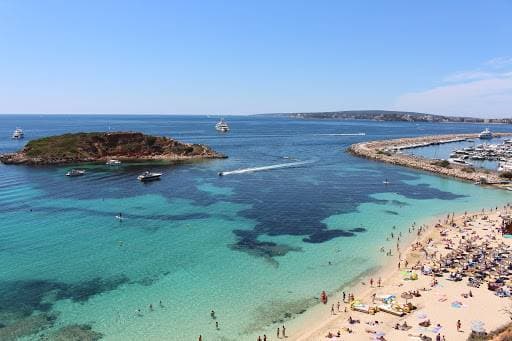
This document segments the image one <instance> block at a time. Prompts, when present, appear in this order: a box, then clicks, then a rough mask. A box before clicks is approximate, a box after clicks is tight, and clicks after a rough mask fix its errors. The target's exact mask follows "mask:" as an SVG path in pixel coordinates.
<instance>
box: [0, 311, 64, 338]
mask: <svg viewBox="0 0 512 341" xmlns="http://www.w3.org/2000/svg"><path fill="white" fill-rule="evenodd" d="M55 319H56V316H55V315H50V314H38V315H34V316H29V317H25V318H22V319H20V320H17V321H16V322H13V323H11V324H8V325H5V326H4V327H3V328H0V340H2V341H15V340H18V339H20V338H22V337H24V336H29V335H32V334H36V333H39V332H40V331H42V330H44V329H47V328H50V327H51V326H52V325H53V324H54V323H55Z"/></svg>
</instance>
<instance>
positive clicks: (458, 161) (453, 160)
mask: <svg viewBox="0 0 512 341" xmlns="http://www.w3.org/2000/svg"><path fill="white" fill-rule="evenodd" d="M449 161H450V162H451V163H454V164H457V165H471V164H470V163H468V162H466V161H464V160H463V159H461V158H454V159H450V160H449Z"/></svg>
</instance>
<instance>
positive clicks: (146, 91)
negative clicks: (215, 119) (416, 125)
mask: <svg viewBox="0 0 512 341" xmlns="http://www.w3.org/2000/svg"><path fill="white" fill-rule="evenodd" d="M351 109H402V110H412V111H424V112H431V113H439V114H455V115H478V116H489V117H491V116H492V117H502V116H510V117H512V1H471V0H465V1H456V0H455V1H299V0H295V1H276V0H274V1H201V2H200V1H179V2H178V1H127V0H125V1H110V0H103V1H52V0H45V1H24V0H2V1H0V113H114V114H122V113H163V114H165V113H175V114H252V113H265V112H297V111H330V110H351Z"/></svg>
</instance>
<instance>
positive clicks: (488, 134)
mask: <svg viewBox="0 0 512 341" xmlns="http://www.w3.org/2000/svg"><path fill="white" fill-rule="evenodd" d="M478 137H479V138H480V139H482V140H490V139H492V138H493V135H492V132H491V131H490V130H489V129H488V128H485V130H484V131H482V132H481V133H480V134H478Z"/></svg>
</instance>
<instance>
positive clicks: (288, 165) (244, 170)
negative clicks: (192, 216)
mask: <svg viewBox="0 0 512 341" xmlns="http://www.w3.org/2000/svg"><path fill="white" fill-rule="evenodd" d="M316 161H317V160H307V161H298V162H287V163H280V164H277V165H270V166H262V167H251V168H242V169H236V170H232V171H224V172H219V176H224V175H233V174H244V173H253V172H261V171H267V170H273V169H281V168H293V167H298V166H303V165H307V164H310V163H313V162H316Z"/></svg>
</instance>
